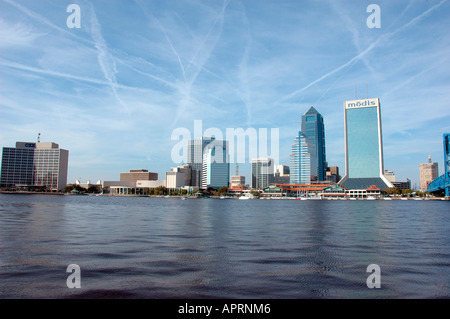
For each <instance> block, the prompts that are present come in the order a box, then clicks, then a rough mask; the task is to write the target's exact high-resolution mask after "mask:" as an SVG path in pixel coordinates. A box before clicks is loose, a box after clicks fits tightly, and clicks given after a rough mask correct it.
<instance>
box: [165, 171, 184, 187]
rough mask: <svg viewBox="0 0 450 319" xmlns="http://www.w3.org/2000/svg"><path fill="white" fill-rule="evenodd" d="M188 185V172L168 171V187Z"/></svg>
mask: <svg viewBox="0 0 450 319" xmlns="http://www.w3.org/2000/svg"><path fill="white" fill-rule="evenodd" d="M184 186H186V174H185V173H182V172H173V171H172V172H166V187H167V188H169V189H180V188H182V187H184Z"/></svg>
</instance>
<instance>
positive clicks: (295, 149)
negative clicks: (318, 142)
mask: <svg viewBox="0 0 450 319" xmlns="http://www.w3.org/2000/svg"><path fill="white" fill-rule="evenodd" d="M317 166H318V163H317V156H315V148H314V146H313V145H312V143H311V141H310V140H309V139H308V138H307V137H306V136H305V135H303V133H302V132H301V131H300V132H298V136H297V138H296V139H295V140H294V144H293V145H292V155H291V167H290V169H291V176H290V183H293V184H310V183H311V182H312V181H317V180H318V176H317V172H318V170H317Z"/></svg>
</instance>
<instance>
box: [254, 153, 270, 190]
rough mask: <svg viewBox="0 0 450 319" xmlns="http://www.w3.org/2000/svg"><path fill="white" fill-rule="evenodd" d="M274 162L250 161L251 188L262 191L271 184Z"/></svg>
mask: <svg viewBox="0 0 450 319" xmlns="http://www.w3.org/2000/svg"><path fill="white" fill-rule="evenodd" d="M273 177H274V161H273V159H271V158H255V159H252V188H255V189H263V188H266V187H267V186H269V185H270V184H272V183H273Z"/></svg>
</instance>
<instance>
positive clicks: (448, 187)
mask: <svg viewBox="0 0 450 319" xmlns="http://www.w3.org/2000/svg"><path fill="white" fill-rule="evenodd" d="M449 150H450V134H448V133H447V134H444V166H445V174H444V175H441V176H439V177H438V178H436V179H435V180H434V181H432V182H430V183H429V184H428V188H427V192H428V193H435V192H442V191H445V196H450V152H449Z"/></svg>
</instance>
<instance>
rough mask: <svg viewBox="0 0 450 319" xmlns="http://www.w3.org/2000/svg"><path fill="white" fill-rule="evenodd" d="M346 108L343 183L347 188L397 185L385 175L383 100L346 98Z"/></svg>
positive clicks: (381, 187)
mask: <svg viewBox="0 0 450 319" xmlns="http://www.w3.org/2000/svg"><path fill="white" fill-rule="evenodd" d="M344 108H345V110H344V111H345V176H344V178H343V179H342V180H341V181H340V182H339V184H340V185H342V186H343V187H345V188H347V189H367V188H368V187H370V186H372V185H375V186H376V187H378V188H380V189H381V190H382V189H384V188H386V187H393V186H392V184H391V183H390V182H389V181H388V180H387V179H386V177H385V176H384V175H383V174H384V168H383V143H382V132H381V110H380V100H379V99H378V98H376V99H365V100H354V101H346V102H345V103H344Z"/></svg>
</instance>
